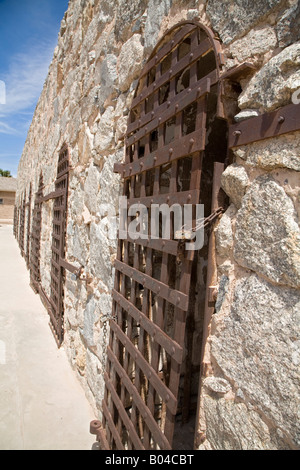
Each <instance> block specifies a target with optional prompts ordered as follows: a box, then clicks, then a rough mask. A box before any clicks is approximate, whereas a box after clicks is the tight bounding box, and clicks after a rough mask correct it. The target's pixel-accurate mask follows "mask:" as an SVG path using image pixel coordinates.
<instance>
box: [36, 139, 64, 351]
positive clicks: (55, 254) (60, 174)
mask: <svg viewBox="0 0 300 470" xmlns="http://www.w3.org/2000/svg"><path fill="white" fill-rule="evenodd" d="M69 160H70V158H69V149H68V147H67V146H64V147H63V148H62V149H61V151H60V153H59V158H58V167H57V178H56V181H55V191H54V192H53V193H50V194H49V195H48V196H46V197H44V198H43V200H44V201H46V200H50V199H53V200H54V206H53V225H52V246H51V250H52V257H51V284H50V298H49V299H48V300H49V304H50V305H49V308H48V312H49V315H50V326H51V329H52V332H53V334H54V337H55V339H56V342H57V344H58V346H61V344H62V342H63V337H64V320H63V318H64V278H65V271H64V268H63V266H62V264H61V260H64V258H65V248H66V218H67V202H68V185H69Z"/></svg>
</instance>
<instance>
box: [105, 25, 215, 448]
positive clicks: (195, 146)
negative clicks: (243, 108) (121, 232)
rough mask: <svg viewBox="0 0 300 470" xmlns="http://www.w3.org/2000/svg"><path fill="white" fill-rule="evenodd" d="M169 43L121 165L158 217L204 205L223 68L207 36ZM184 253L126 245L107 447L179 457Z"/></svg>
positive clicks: (118, 288)
mask: <svg viewBox="0 0 300 470" xmlns="http://www.w3.org/2000/svg"><path fill="white" fill-rule="evenodd" d="M166 37H167V38H168V40H165V41H164V43H163V44H162V46H161V47H160V48H159V49H158V50H157V51H156V52H155V53H154V54H153V55H152V57H151V58H150V59H149V61H148V63H147V64H146V66H145V68H144V70H143V72H142V75H141V78H140V81H139V86H138V89H137V92H136V95H135V98H134V99H133V104H132V109H131V113H130V116H129V123H128V130H127V136H126V160H125V163H124V164H121V165H117V166H116V171H118V172H119V173H120V174H121V176H122V177H123V179H124V192H123V194H124V196H127V198H128V204H129V205H131V204H135V203H141V204H143V205H145V206H146V207H148V208H149V211H150V213H151V205H152V204H163V203H165V204H168V205H169V206H171V205H172V204H174V203H177V204H180V205H184V204H193V205H195V204H197V203H199V197H200V179H201V166H202V156H203V152H202V151H203V150H204V149H205V139H206V107H207V96H208V93H209V92H210V87H211V86H212V85H217V84H218V80H219V65H220V60H221V56H220V54H219V52H220V51H219V43H218V42H217V41H216V40H215V39H214V37H213V35H212V33H211V32H210V31H209V30H208V29H207V28H202V27H199V26H197V25H195V24H193V23H185V24H181V25H180V27H177V28H174V29H173V30H172V31H171V32H170V33H169V34H168V35H167V36H166ZM131 220H132V219H131V218H128V222H130V221H131ZM173 229H174V228H173V227H172V230H171V232H173V231H174V230H173ZM160 236H161V235H160ZM181 246H182V245H180V242H178V241H177V240H175V239H174V233H173V237H171V239H170V240H167V239H162V238H160V239H151V238H150V234H149V235H148V239H146V240H145V239H141V238H139V239H137V240H135V239H131V238H130V237H128V238H127V240H119V241H118V253H117V260H116V262H115V269H116V274H115V285H114V290H113V318H114V319H113V320H111V322H110V339H109V345H108V349H107V356H108V359H107V366H106V371H105V374H104V378H105V384H106V387H105V397H104V400H103V423H102V430H101V432H99V439H100V442H101V443H102V446H103V448H109V449H135V450H143V449H171V448H172V441H173V433H174V423H175V417H176V412H177V407H178V390H179V380H180V371H181V365H182V362H183V355H184V339H185V327H186V319H187V311H188V306H189V291H190V284H191V268H192V261H193V252H190V251H181V248H180V247H181Z"/></svg>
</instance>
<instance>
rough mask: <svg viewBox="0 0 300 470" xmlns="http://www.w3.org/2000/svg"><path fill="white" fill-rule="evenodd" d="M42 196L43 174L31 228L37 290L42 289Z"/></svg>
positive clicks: (32, 276) (32, 277)
mask: <svg viewBox="0 0 300 470" xmlns="http://www.w3.org/2000/svg"><path fill="white" fill-rule="evenodd" d="M42 198H43V175H42V174H41V175H40V179H39V186H38V190H37V193H36V195H35V200H34V207H33V215H32V228H31V247H30V248H31V249H30V263H29V266H30V284H31V286H32V288H33V290H34V291H35V292H38V291H39V289H40V283H41V272H40V251H41V231H42Z"/></svg>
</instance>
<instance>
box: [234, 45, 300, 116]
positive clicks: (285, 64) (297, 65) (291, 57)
mask: <svg viewBox="0 0 300 470" xmlns="http://www.w3.org/2000/svg"><path fill="white" fill-rule="evenodd" d="M299 81H300V42H298V43H296V44H293V45H291V46H289V47H286V48H285V49H284V50H283V51H282V52H280V53H279V54H277V55H276V56H275V57H273V58H272V59H271V60H269V62H267V63H266V65H264V66H263V67H262V68H261V69H260V70H259V72H257V73H256V74H255V75H254V77H253V78H252V79H251V80H250V82H249V84H248V85H247V86H246V88H245V89H244V91H243V92H242V94H241V95H240V98H239V107H240V108H241V109H245V108H255V109H259V110H260V111H261V112H262V111H264V112H267V111H268V112H269V111H272V110H274V109H276V108H279V107H280V106H284V105H287V104H291V103H292V94H293V92H294V91H296V90H297V89H298V88H299Z"/></svg>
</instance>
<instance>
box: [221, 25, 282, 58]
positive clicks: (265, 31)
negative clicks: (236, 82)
mask: <svg viewBox="0 0 300 470" xmlns="http://www.w3.org/2000/svg"><path fill="white" fill-rule="evenodd" d="M249 44H251V49H250V48H249ZM276 45H277V37H276V33H275V31H274V28H272V27H271V26H267V27H263V28H262V27H259V28H256V29H253V30H251V31H249V33H248V34H247V35H246V36H244V37H243V38H241V39H238V40H237V41H234V42H233V43H232V44H231V45H230V52H231V54H232V55H233V57H235V58H237V59H238V60H239V62H242V61H244V60H246V59H249V57H254V56H256V55H262V54H265V53H266V52H269V51H270V50H273V49H275V47H276Z"/></svg>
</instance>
